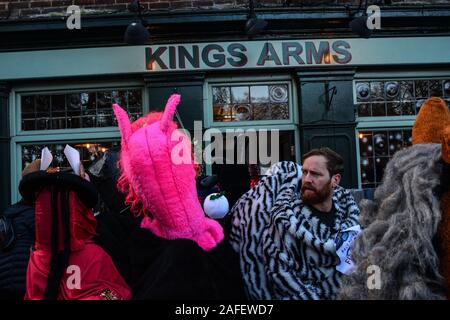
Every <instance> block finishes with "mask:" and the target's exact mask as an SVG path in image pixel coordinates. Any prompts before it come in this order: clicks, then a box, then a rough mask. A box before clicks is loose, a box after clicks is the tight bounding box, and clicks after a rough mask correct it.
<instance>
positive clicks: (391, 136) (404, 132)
mask: <svg viewBox="0 0 450 320" xmlns="http://www.w3.org/2000/svg"><path fill="white" fill-rule="evenodd" d="M411 132H412V131H411V129H397V130H395V129H394V130H374V131H360V132H359V134H358V136H359V157H360V166H361V183H362V187H363V188H372V187H374V186H377V185H379V184H380V183H381V182H382V178H383V173H384V169H385V168H386V165H387V163H388V162H389V160H390V159H391V158H392V157H393V155H394V154H395V153H396V152H397V151H399V150H402V149H404V148H405V147H408V146H410V145H411V143H412V138H411ZM372 140H373V141H372ZM372 143H373V147H372ZM374 183H375V184H374Z"/></svg>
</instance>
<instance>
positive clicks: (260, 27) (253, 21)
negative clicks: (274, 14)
mask: <svg viewBox="0 0 450 320" xmlns="http://www.w3.org/2000/svg"><path fill="white" fill-rule="evenodd" d="M248 9H249V12H248V15H247V23H246V24H245V33H246V34H247V35H248V36H249V37H253V36H255V35H257V34H259V33H261V32H263V31H264V30H265V28H266V27H267V21H266V20H263V19H258V17H257V16H256V13H255V4H254V2H253V0H249V2H248Z"/></svg>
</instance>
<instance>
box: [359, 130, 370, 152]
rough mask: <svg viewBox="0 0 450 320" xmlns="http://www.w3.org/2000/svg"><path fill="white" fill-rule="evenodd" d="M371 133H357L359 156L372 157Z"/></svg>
mask: <svg viewBox="0 0 450 320" xmlns="http://www.w3.org/2000/svg"><path fill="white" fill-rule="evenodd" d="M372 137H373V135H372V132H370V131H365V132H360V133H359V154H360V155H361V157H373V139H372Z"/></svg>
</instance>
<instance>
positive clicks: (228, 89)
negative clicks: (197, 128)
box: [212, 84, 289, 122]
mask: <svg viewBox="0 0 450 320" xmlns="http://www.w3.org/2000/svg"><path fill="white" fill-rule="evenodd" d="M212 95H213V119H214V121H215V122H228V121H232V122H239V121H261V120H266V121H270V120H286V119H289V92H288V85H287V84H277V85H250V86H242V85H240V86H215V87H212ZM228 101H230V102H231V103H228Z"/></svg>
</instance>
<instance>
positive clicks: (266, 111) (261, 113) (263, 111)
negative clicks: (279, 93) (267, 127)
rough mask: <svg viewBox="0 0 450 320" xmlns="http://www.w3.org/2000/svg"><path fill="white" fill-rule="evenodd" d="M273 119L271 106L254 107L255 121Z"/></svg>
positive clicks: (257, 105) (260, 105) (255, 105)
mask: <svg viewBox="0 0 450 320" xmlns="http://www.w3.org/2000/svg"><path fill="white" fill-rule="evenodd" d="M270 119H272V116H271V110H270V105H269V104H267V103H258V104H254V105H253V120H270Z"/></svg>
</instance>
